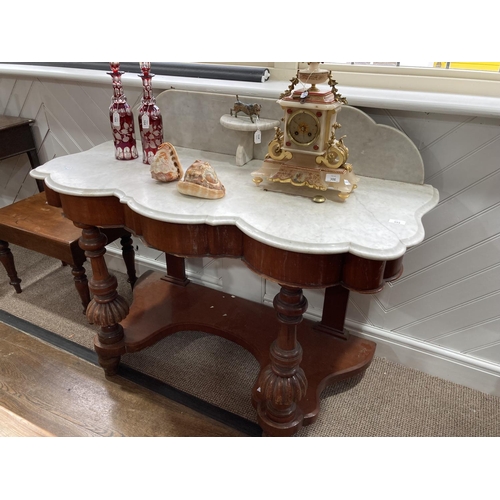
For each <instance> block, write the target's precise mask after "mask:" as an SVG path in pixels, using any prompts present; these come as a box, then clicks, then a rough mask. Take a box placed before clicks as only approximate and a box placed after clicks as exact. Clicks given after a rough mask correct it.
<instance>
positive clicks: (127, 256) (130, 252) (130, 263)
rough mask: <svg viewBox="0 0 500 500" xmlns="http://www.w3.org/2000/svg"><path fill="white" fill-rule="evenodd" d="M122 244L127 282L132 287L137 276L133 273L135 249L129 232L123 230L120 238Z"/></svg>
mask: <svg viewBox="0 0 500 500" xmlns="http://www.w3.org/2000/svg"><path fill="white" fill-rule="evenodd" d="M120 243H121V246H122V256H123V261H124V262H125V267H126V268H127V274H128V280H127V281H128V283H130V286H131V287H132V289H133V288H134V285H135V282H136V281H137V276H136V274H135V251H134V245H133V241H132V238H131V234H130V233H129V232H127V231H126V232H124V233H123V236H122V237H121V239H120Z"/></svg>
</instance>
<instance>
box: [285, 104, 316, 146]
mask: <svg viewBox="0 0 500 500" xmlns="http://www.w3.org/2000/svg"><path fill="white" fill-rule="evenodd" d="M287 132H288V138H290V139H291V140H292V141H293V142H295V143H296V144H298V145H299V146H308V145H309V144H312V143H313V142H314V141H315V140H316V138H317V137H318V135H319V132H320V125H319V120H318V118H317V117H316V116H315V115H314V114H313V113H311V112H309V111H296V112H295V113H294V114H293V115H292V116H290V118H289V120H288V125H287Z"/></svg>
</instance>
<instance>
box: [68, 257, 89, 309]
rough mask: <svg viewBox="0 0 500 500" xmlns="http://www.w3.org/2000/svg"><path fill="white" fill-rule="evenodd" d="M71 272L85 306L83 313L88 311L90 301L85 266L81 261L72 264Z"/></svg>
mask: <svg viewBox="0 0 500 500" xmlns="http://www.w3.org/2000/svg"><path fill="white" fill-rule="evenodd" d="M71 273H72V274H73V279H74V281H75V287H76V291H77V292H78V294H79V295H80V299H81V301H82V306H83V314H85V313H86V312H87V306H88V305H89V303H90V291H89V282H88V280H87V275H86V274H85V268H84V267H83V266H82V265H81V264H80V263H79V264H76V263H75V264H74V265H73V266H71Z"/></svg>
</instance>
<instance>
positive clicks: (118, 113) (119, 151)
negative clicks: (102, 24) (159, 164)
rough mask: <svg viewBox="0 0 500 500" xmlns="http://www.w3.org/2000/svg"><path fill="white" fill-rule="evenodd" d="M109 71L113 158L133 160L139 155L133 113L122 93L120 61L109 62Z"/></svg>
mask: <svg viewBox="0 0 500 500" xmlns="http://www.w3.org/2000/svg"><path fill="white" fill-rule="evenodd" d="M109 67H110V68H111V72H109V73H108V75H110V76H111V78H112V80H113V97H112V98H111V106H110V107H109V119H110V122H111V130H112V132H113V140H114V142H115V158H116V159H117V160H133V159H135V158H138V157H139V154H138V152H137V147H136V142H135V133H134V115H133V113H132V108H131V107H130V105H129V104H128V102H127V98H126V97H125V94H124V93H123V88H122V81H121V76H122V75H123V73H124V72H123V71H120V63H117V62H111V63H109Z"/></svg>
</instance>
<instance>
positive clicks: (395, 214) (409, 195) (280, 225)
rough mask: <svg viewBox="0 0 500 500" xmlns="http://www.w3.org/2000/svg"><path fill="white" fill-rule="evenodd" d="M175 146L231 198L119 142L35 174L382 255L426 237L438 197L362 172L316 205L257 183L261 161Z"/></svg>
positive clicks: (310, 243) (183, 218)
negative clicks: (175, 175)
mask: <svg viewBox="0 0 500 500" xmlns="http://www.w3.org/2000/svg"><path fill="white" fill-rule="evenodd" d="M137 142H138V149H140V141H137ZM176 151H177V154H178V156H179V159H180V161H181V163H182V166H183V169H184V171H185V170H186V169H187V168H188V167H189V166H190V165H191V164H192V163H193V162H194V161H195V160H197V159H199V160H204V161H208V162H209V163H210V164H211V165H212V167H214V169H215V171H216V172H217V175H218V176H219V179H220V180H221V182H222V183H223V184H224V186H225V188H226V195H225V197H224V198H222V199H219V200H205V199H201V198H194V197H189V196H185V195H182V194H180V193H179V192H178V191H177V185H176V184H177V183H176V182H172V183H167V184H166V183H160V182H157V181H155V180H154V179H152V178H151V174H150V172H149V165H145V164H143V163H142V154H141V153H139V158H138V159H136V160H129V161H120V160H115V158H114V146H113V142H112V141H109V142H106V143H104V144H101V145H99V146H96V147H94V148H92V149H90V150H88V151H84V152H82V153H77V154H73V155H69V156H62V157H59V158H55V159H53V160H51V161H49V162H47V163H45V164H44V165H42V166H40V167H38V168H37V169H35V170H32V171H31V175H32V176H33V177H35V178H36V179H43V180H44V181H45V182H46V184H47V186H48V187H49V188H51V189H53V190H54V191H56V192H58V193H62V194H68V195H75V196H116V197H117V198H119V199H120V201H121V202H122V203H125V204H127V205H128V206H129V207H130V208H131V209H132V210H133V211H134V212H137V213H138V214H141V215H143V216H145V217H149V218H152V219H157V220H161V221H166V222H173V223H182V224H209V225H213V226H216V225H223V224H226V225H236V226H237V227H238V228H239V229H240V230H241V231H243V232H244V233H245V234H247V235H248V236H249V237H251V238H253V239H255V240H258V241H260V242H262V243H265V244H268V245H270V246H273V247H277V248H281V249H284V250H289V251H294V252H302V253H310V254H334V253H344V252H350V253H352V254H354V255H357V256H359V257H364V258H368V259H375V260H392V259H396V258H398V257H401V256H402V255H403V254H404V253H405V251H406V249H407V248H408V247H410V246H413V245H416V244H417V243H420V242H421V241H422V240H423V238H424V228H423V225H422V222H421V218H422V216H423V215H424V214H425V213H426V212H428V211H429V210H431V209H432V208H433V207H434V206H436V204H437V202H438V199H439V195H438V192H437V190H436V189H434V188H433V187H432V186H430V185H425V184H410V183H405V182H399V181H389V180H383V179H376V178H370V177H360V181H359V183H358V188H357V189H356V190H355V191H354V192H353V193H352V194H351V196H350V198H349V199H348V200H346V201H345V202H340V201H339V202H337V201H331V200H329V199H327V200H326V202H325V203H321V204H317V203H313V202H312V201H311V199H309V198H306V197H301V196H291V195H287V194H282V193H275V192H270V191H265V190H264V189H263V188H262V186H261V187H257V186H256V185H254V183H253V182H252V177H251V175H250V173H251V172H253V171H254V170H256V169H257V168H258V167H260V165H261V160H252V161H250V162H249V163H247V164H246V165H244V166H243V167H238V166H236V164H235V159H234V156H229V155H224V154H219V153H210V152H206V151H198V150H193V149H186V148H176ZM354 171H356V168H355V165H354ZM314 194H316V193H312V195H314Z"/></svg>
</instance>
